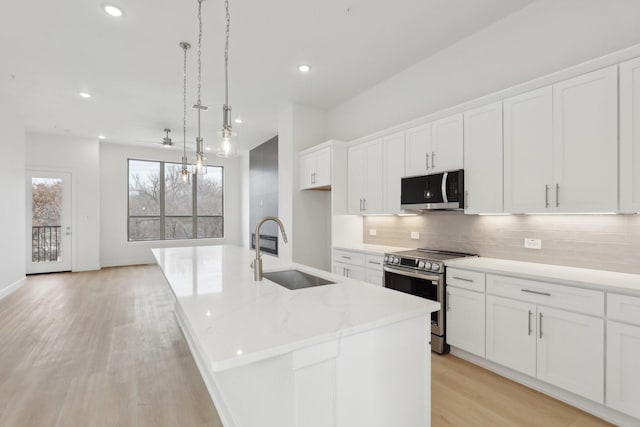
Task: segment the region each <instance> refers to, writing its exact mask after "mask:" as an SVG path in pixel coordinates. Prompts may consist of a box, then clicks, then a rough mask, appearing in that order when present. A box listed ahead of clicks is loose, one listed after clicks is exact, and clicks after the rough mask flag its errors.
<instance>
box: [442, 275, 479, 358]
mask: <svg viewBox="0 0 640 427" xmlns="http://www.w3.org/2000/svg"><path fill="white" fill-rule="evenodd" d="M446 299H447V301H446V325H447V331H446V334H447V343H449V344H450V345H452V346H454V347H457V348H459V349H462V350H465V351H467V352H469V353H473V354H476V355H478V356H482V357H484V353H485V351H484V349H485V342H484V339H485V295H484V293H481V292H474V291H469V290H467V289H461V288H456V287H453V286H447V295H446Z"/></svg>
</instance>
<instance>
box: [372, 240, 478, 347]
mask: <svg viewBox="0 0 640 427" xmlns="http://www.w3.org/2000/svg"><path fill="white" fill-rule="evenodd" d="M468 256H476V255H473V254H467V253H462V252H448V251H436V250H431V249H417V250H415V251H402V252H393V253H388V254H385V255H384V267H383V269H384V286H385V287H386V288H390V289H395V290H397V291H401V292H406V293H408V294H411V295H416V296H419V297H422V298H427V299H430V300H432V301H437V302H439V303H440V307H441V309H440V310H438V311H436V312H434V313H431V350H432V351H434V352H436V353H440V354H442V353H447V352H448V351H449V345H448V344H447V342H446V336H445V332H446V318H445V310H444V307H446V301H445V296H446V291H445V286H446V283H445V277H446V276H445V265H444V261H446V260H449V259H453V258H461V257H468Z"/></svg>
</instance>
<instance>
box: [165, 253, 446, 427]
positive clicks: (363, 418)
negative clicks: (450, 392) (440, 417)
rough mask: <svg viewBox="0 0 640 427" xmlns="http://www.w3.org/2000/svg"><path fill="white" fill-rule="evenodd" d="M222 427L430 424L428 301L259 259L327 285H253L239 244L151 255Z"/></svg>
mask: <svg viewBox="0 0 640 427" xmlns="http://www.w3.org/2000/svg"><path fill="white" fill-rule="evenodd" d="M153 253H154V255H155V257H156V259H157V261H158V264H159V265H160V267H161V269H162V271H163V272H164V275H165V278H166V280H167V282H168V284H169V286H170V288H171V290H172V291H173V293H174V295H175V304H174V308H175V313H176V318H177V320H178V322H179V324H180V327H181V329H182V331H183V332H184V335H185V338H186V339H187V342H188V343H189V348H190V349H191V352H192V354H193V356H194V360H195V361H196V364H197V365H198V369H199V370H200V374H201V375H202V378H203V380H204V382H205V384H206V385H207V389H208V390H209V394H210V395H211V397H212V399H213V402H214V404H215V406H216V409H217V410H218V413H219V414H220V419H221V420H222V422H223V424H224V426H225V427H254V426H255V427H270V426H274V427H332V426H333V427H353V426H368V427H383V426H384V427H387V426H389V425H402V426H407V427H413V426H415V427H418V426H419V427H428V426H429V425H430V418H431V416H430V413H431V411H430V401H431V394H430V381H431V359H430V347H429V344H428V340H429V338H430V328H431V326H430V322H429V319H430V313H431V312H433V311H437V310H439V309H440V305H439V304H438V303H436V302H433V301H429V300H426V299H422V298H418V297H415V296H412V295H407V294H403V293H401V292H397V291H393V290H390V289H386V288H382V287H379V286H375V285H372V284H368V283H364V282H360V281H357V280H353V279H349V278H345V277H342V276H338V275H334V274H331V273H328V272H325V271H321V270H317V269H314V268H309V267H305V266H302V265H296V264H288V263H283V262H282V261H280V260H279V259H278V258H274V257H270V256H263V270H264V272H269V271H277V270H283V269H289V268H292V267H293V268H295V269H298V270H300V271H304V272H307V273H310V274H313V275H316V276H320V277H322V278H325V279H329V280H331V281H333V282H335V284H330V285H324V286H316V287H311V288H305V289H297V290H289V289H287V288H285V287H282V286H280V285H278V284H276V283H274V282H271V281H270V280H267V279H266V278H265V279H263V280H262V281H260V282H255V281H254V280H253V270H252V269H251V268H250V264H251V261H252V260H253V258H254V256H255V254H254V252H252V251H249V250H247V249H243V248H240V247H237V246H201V247H188V248H165V249H154V250H153Z"/></svg>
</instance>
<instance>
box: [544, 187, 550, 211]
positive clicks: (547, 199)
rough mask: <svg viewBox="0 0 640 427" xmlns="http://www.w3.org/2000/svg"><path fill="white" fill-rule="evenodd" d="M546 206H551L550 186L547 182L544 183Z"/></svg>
mask: <svg viewBox="0 0 640 427" xmlns="http://www.w3.org/2000/svg"><path fill="white" fill-rule="evenodd" d="M544 207H545V208H548V207H549V186H548V185H547V184H545V185H544Z"/></svg>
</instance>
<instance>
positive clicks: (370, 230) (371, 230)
mask: <svg viewBox="0 0 640 427" xmlns="http://www.w3.org/2000/svg"><path fill="white" fill-rule="evenodd" d="M375 235H376V229H375V228H370V229H369V236H375Z"/></svg>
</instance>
